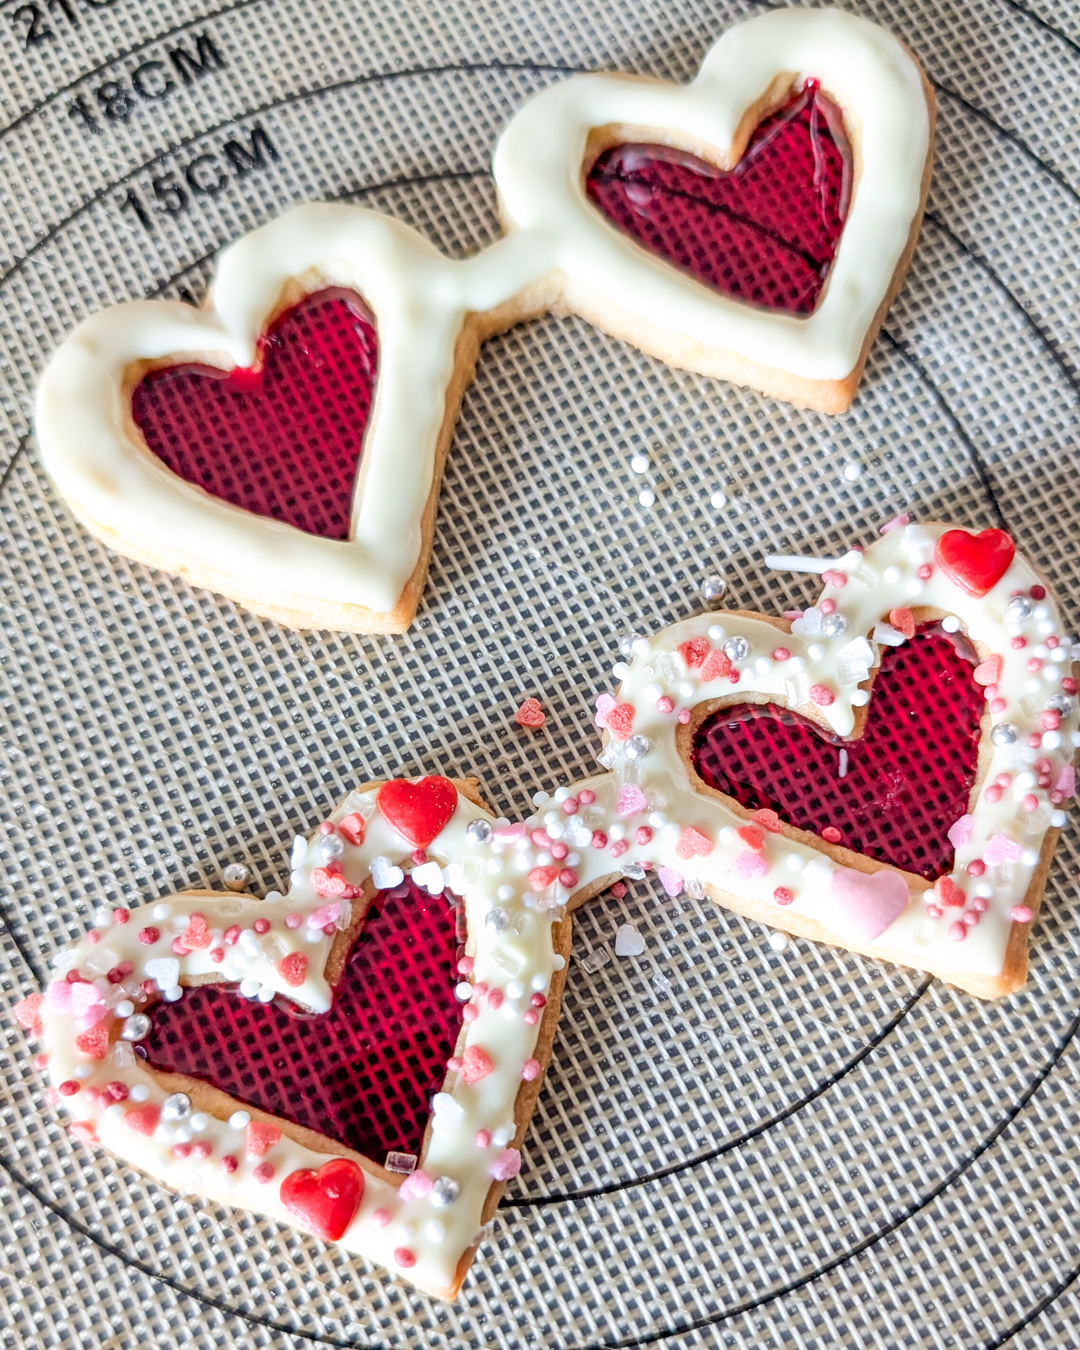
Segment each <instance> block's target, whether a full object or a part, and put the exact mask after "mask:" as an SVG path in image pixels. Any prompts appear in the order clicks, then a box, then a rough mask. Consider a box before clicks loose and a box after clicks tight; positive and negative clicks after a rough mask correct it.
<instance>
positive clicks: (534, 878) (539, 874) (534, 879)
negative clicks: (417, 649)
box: [529, 867, 559, 891]
mask: <svg viewBox="0 0 1080 1350" xmlns="http://www.w3.org/2000/svg"><path fill="white" fill-rule="evenodd" d="M558 875H559V869H558V868H557V867H534V868H533V869H532V871H531V872H530V873H529V886H530V887H531V888H532V889H533V890H534V891H542V890H545V889H546V888H547V887H548V886H550V885H551V884H552V882H553V881H555V880H557V878H558Z"/></svg>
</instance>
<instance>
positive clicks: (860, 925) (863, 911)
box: [832, 867, 908, 942]
mask: <svg viewBox="0 0 1080 1350" xmlns="http://www.w3.org/2000/svg"><path fill="white" fill-rule="evenodd" d="M832 898H833V902H834V904H835V905H836V909H837V914H838V917H839V918H840V920H841V921H842V924H843V926H844V928H846V929H848V930H850V931H851V933H853V934H854V936H855V937H856V938H859V939H861V940H862V941H863V942H873V940H874V939H875V938H876V937H880V935H881V934H882V933H884V931H885V930H886V928H888V927H889V925H890V924H892V923H895V922H896V920H897V919H898V918H899V917H900V915H901V914H903V912H904V910H905V909H907V906H908V887H907V882H906V881H905V880H904V878H903V877H902V876H901V875H900V874H899V872H888V871H879V872H857V871H855V869H854V868H851V867H838V868H837V869H836V871H835V872H834V873H833V877H832Z"/></svg>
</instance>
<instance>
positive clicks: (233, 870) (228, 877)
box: [221, 863, 248, 891]
mask: <svg viewBox="0 0 1080 1350" xmlns="http://www.w3.org/2000/svg"><path fill="white" fill-rule="evenodd" d="M221 879H222V881H224V883H225V885H226V886H228V888H229V890H230V891H242V890H243V889H244V887H245V886H246V885H247V879H248V869H247V868H246V867H245V866H244V864H243V863H229V865H228V867H226V868H225V870H224V872H222V874H221Z"/></svg>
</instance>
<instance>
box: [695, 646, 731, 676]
mask: <svg viewBox="0 0 1080 1350" xmlns="http://www.w3.org/2000/svg"><path fill="white" fill-rule="evenodd" d="M730 674H731V657H730V656H728V655H727V654H726V653H725V652H718V651H715V650H713V651H710V652H709V654H708V656H707V657H706V658H705V660H704V661H703V662H702V663H701V672H700V676H699V678H700V680H701V683H702V684H708V683H709V681H710V680H723V679H726V678H727V676H728V675H730Z"/></svg>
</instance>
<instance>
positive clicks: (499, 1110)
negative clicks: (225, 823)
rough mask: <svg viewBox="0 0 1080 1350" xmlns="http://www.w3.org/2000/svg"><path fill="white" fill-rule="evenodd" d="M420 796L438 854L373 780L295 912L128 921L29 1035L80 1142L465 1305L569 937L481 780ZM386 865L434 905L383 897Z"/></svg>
mask: <svg viewBox="0 0 1080 1350" xmlns="http://www.w3.org/2000/svg"><path fill="white" fill-rule="evenodd" d="M410 786H414V787H419V789H420V792H419V796H420V799H421V800H424V799H425V796H426V795H428V794H432V793H436V794H437V801H438V804H439V818H440V822H441V823H440V824H439V827H438V829H437V830H436V832H435V833H434V835H433V836H432V837H431V838H430V839H429V840H428V841H427V845H426V852H424V851H422V850H420V849H418V848H417V846H416V845H415V844H414V842H413V839H412V838H409V837H407V836H406V835H403V834H402V832H401V831H400V830H399V828H398V825H397V823H396V819H395V820H391V819H389V818H387V816H386V814H384V813H383V811H382V810H381V809H380V805H379V803H380V800H387V797H386V796H385V794H386V788H387V785H386V784H385V783H382V784H380V783H371V784H367V785H365V786H364V787H362V788H358V789H357V790H356V791H354V792H352V793H350V794H349V796H348V797H347V798H346V799H345V800H344V801H343V802H342V803H341V804H340V805H339V806H338V807H337V808H336V809H335V810H334V811H333V812H332V813H331V814H330V816H329V817H328V819H327V820H326V821H324V822H323V823H322V824H321V825H320V827H319V829H318V830H316V831H315V833H314V834H313V835H312V836H311V837H310V838H308V839H304V838H297V840H296V842H295V844H294V848H293V854H292V875H291V880H290V886H289V891H288V893H287V894H286V895H279V894H277V893H276V892H272V893H270V894H269V895H268V896H267V897H266V899H265V900H262V901H259V900H256V899H255V898H254V897H252V896H247V895H235V894H221V893H216V892H199V893H185V894H179V895H173V896H170V897H168V898H167V899H165V900H162V901H159V902H157V903H155V904H151V905H146V906H143V907H141V908H139V909H132V910H127V909H117V910H114V911H113V912H112V914H111V917H110V921H109V922H108V923H106V924H102V925H100V926H99V927H97V928H95V929H92V930H91V931H90V932H89V933H88V934H87V935H86V937H84V938H83V939H82V940H81V941H79V942H77V943H75V944H74V945H72V946H71V947H69V948H67V949H66V950H65V951H64V952H62V953H61V954H60V956H59V958H58V960H57V962H56V967H57V974H56V977H55V979H54V980H53V982H52V983H51V984H50V985H49V986H48V988H47V989H46V991H45V993H44V995H40V994H37V995H32V996H30V997H29V998H27V999H25V1000H24V1001H23V1002H22V1003H21V1004H20V1005H19V1007H18V1010H17V1016H18V1017H19V1020H20V1021H21V1022H22V1023H23V1025H25V1026H27V1027H29V1028H31V1029H36V1030H38V1031H39V1032H40V1034H41V1036H42V1040H43V1050H44V1053H45V1056H46V1057H47V1068H48V1073H49V1076H50V1078H51V1080H52V1084H53V1093H54V1097H55V1099H56V1100H57V1101H58V1102H60V1103H62V1104H63V1106H64V1108H65V1109H66V1111H67V1112H68V1113H69V1115H70V1117H71V1127H70V1128H71V1130H72V1132H73V1133H74V1134H76V1135H77V1137H78V1138H80V1139H82V1140H84V1141H86V1142H88V1143H93V1144H100V1145H101V1146H103V1147H105V1148H107V1149H108V1150H109V1151H110V1152H112V1153H114V1154H116V1155H117V1156H118V1157H120V1158H123V1159H125V1160H126V1161H128V1162H131V1163H133V1164H134V1165H135V1166H137V1167H139V1168H141V1169H142V1170H143V1171H145V1172H148V1173H150V1174H151V1175H153V1176H155V1177H157V1178H158V1179H159V1180H160V1181H161V1182H162V1183H163V1184H165V1185H166V1186H169V1187H171V1188H173V1189H177V1190H182V1191H185V1192H188V1193H192V1194H199V1195H203V1196H206V1197H209V1198H212V1199H215V1200H218V1201H220V1202H222V1203H224V1204H229V1205H234V1206H239V1207H241V1208H245V1209H250V1210H254V1211H256V1212H259V1213H263V1214H267V1215H269V1216H271V1217H273V1218H275V1219H278V1220H281V1221H283V1222H286V1223H297V1224H299V1225H300V1226H301V1227H304V1228H306V1229H308V1230H310V1231H311V1232H313V1233H314V1234H316V1235H317V1236H318V1237H321V1238H323V1239H325V1240H327V1241H335V1242H340V1243H341V1245H342V1246H344V1247H345V1248H346V1249H347V1250H349V1251H353V1252H357V1253H359V1254H360V1255H362V1256H366V1257H367V1258H368V1259H369V1260H371V1261H373V1262H376V1263H378V1264H382V1265H386V1266H388V1267H389V1268H390V1269H391V1270H394V1271H396V1272H398V1273H400V1274H401V1275H402V1276H403V1277H404V1278H406V1279H408V1280H409V1281H411V1282H412V1283H413V1284H416V1285H417V1286H418V1287H420V1288H422V1289H425V1290H427V1291H428V1292H430V1293H433V1294H437V1295H439V1296H442V1297H453V1296H454V1294H455V1293H456V1292H457V1289H458V1288H459V1286H460V1284H461V1281H462V1279H463V1278H464V1276H465V1273H466V1271H467V1270H468V1267H469V1263H470V1261H471V1259H472V1256H473V1253H474V1252H475V1250H476V1246H477V1243H478V1241H479V1237H480V1232H481V1229H482V1228H483V1227H484V1225H485V1224H486V1223H487V1222H488V1221H489V1219H490V1218H491V1217H492V1215H493V1213H494V1211H495V1208H496V1206H497V1203H498V1198H499V1195H500V1193H501V1190H502V1187H503V1184H504V1183H505V1182H506V1181H507V1180H509V1179H510V1178H511V1177H513V1176H514V1175H515V1174H516V1173H517V1171H518V1168H519V1167H520V1154H519V1152H518V1150H519V1147H520V1144H521V1140H522V1138H523V1136H524V1133H525V1129H526V1126H527V1125H528V1121H529V1117H530V1116H531V1114H532V1110H533V1106H534V1105H535V1102H536V1098H537V1096H538V1093H539V1090H540V1081H541V1077H542V1075H543V1071H544V1067H545V1065H546V1063H547V1060H548V1057H549V1056H550V1053H551V1044H552V1039H553V1037H554V1031H555V1020H556V1018H557V1016H558V1009H559V1001H560V996H561V992H562V985H563V979H564V970H565V965H566V953H567V950H568V947H569V939H570V925H569V920H567V919H566V918H565V917H564V913H563V911H561V910H559V909H557V908H556V907H554V906H552V905H551V904H549V903H547V902H546V899H544V900H542V899H541V898H540V897H537V896H536V895H535V894H534V893H533V892H532V891H531V890H530V882H529V873H530V871H531V870H532V869H531V868H530V867H529V863H530V862H535V861H536V859H537V858H538V857H539V854H540V850H539V849H538V848H537V846H536V845H535V844H534V843H533V842H532V841H531V840H530V839H529V838H528V837H527V836H526V834H525V831H524V830H523V829H522V828H521V827H511V826H507V825H506V824H505V823H503V824H501V825H500V824H499V823H497V822H495V821H493V819H492V817H491V815H490V814H489V813H488V812H487V811H486V810H485V809H484V808H483V807H482V806H481V805H480V804H479V803H478V800H477V798H476V787H475V783H473V782H458V783H456V784H454V783H451V782H450V781H449V780H447V779H435V778H427V779H424V780H423V782H422V783H420V784H419V785H412V784H410ZM389 800H390V801H391V802H392V801H394V800H395V798H394V794H390V796H389ZM447 800H450V801H451V803H452V806H451V811H450V813H449V816H447V815H446V812H445V810H444V807H445V802H446V801H447ZM413 823H415V822H414V820H412V819H410V820H409V822H407V828H408V829H409V833H410V834H411V833H412V830H411V825H412V824H413ZM432 823H433V822H432V821H431V820H428V821H427V822H426V824H425V829H424V833H425V834H427V833H430V826H431V825H432ZM522 859H523V860H524V870H523V869H522V867H519V866H517V865H515V864H516V863H517V862H518V861H519V860H522ZM380 861H381V862H383V863H386V864H387V865H389V866H395V867H398V868H399V874H400V872H403V871H404V870H405V869H411V868H415V869H416V870H417V871H419V869H420V868H421V867H423V868H424V869H425V870H426V875H425V881H424V886H423V887H422V888H421V887H420V886H418V885H416V884H413V883H411V882H410V881H404V882H403V883H402V884H401V885H399V887H398V888H397V890H396V892H394V893H391V894H390V895H389V896H387V895H376V894H375V892H374V885H373V881H372V875H373V873H374V872H375V871H377V870H378V869H377V866H376V864H377V863H379V862H380ZM455 896H460V897H461V900H460V903H458V904H457V905H456V907H455V906H454V905H451V904H450V903H448V899H447V897H455ZM395 905H396V907H397V909H396V917H394V916H393V915H392V914H391V911H392V910H393V907H394V906H395ZM422 910H423V911H425V912H424V913H421V912H420V911H422ZM440 910H441V911H442V915H441V916H440V913H439V911H440ZM373 911H377V912H376V913H375V914H374V922H373V921H372V920H373V913H372V912H373ZM373 928H374V929H375V930H377V931H375V932H372V929H373ZM357 956H358V957H359V958H360V960H359V962H358V961H357V959H356V958H357ZM439 986H441V990H440V989H439ZM425 991H427V993H428V994H432V996H433V997H434V995H435V994H438V997H437V998H435V1001H434V1002H429V1004H425V1002H424V996H425ZM338 997H340V998H341V999H342V1000H344V1001H345V1006H343V1007H342V1008H341V1009H339V1013H340V1016H338V1018H337V1021H336V1023H335V1024H334V1025H333V1026H332V1027H331V1028H330V1029H329V1030H324V1029H323V1026H322V1023H323V1019H329V1020H333V1017H334V1003H335V1000H336V998H338ZM380 1006H381V1007H382V1011H383V1014H384V1015H383V1016H382V1019H381V1020H380V1019H379V1017H378V1016H377V1014H378V1012H379V1010H380ZM298 1013H299V1014H300V1015H299V1016H298ZM410 1096H411V1100H410ZM376 1148H377V1149H378V1154H377V1156H373V1155H375V1150H376ZM365 1150H367V1151H365Z"/></svg>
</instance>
